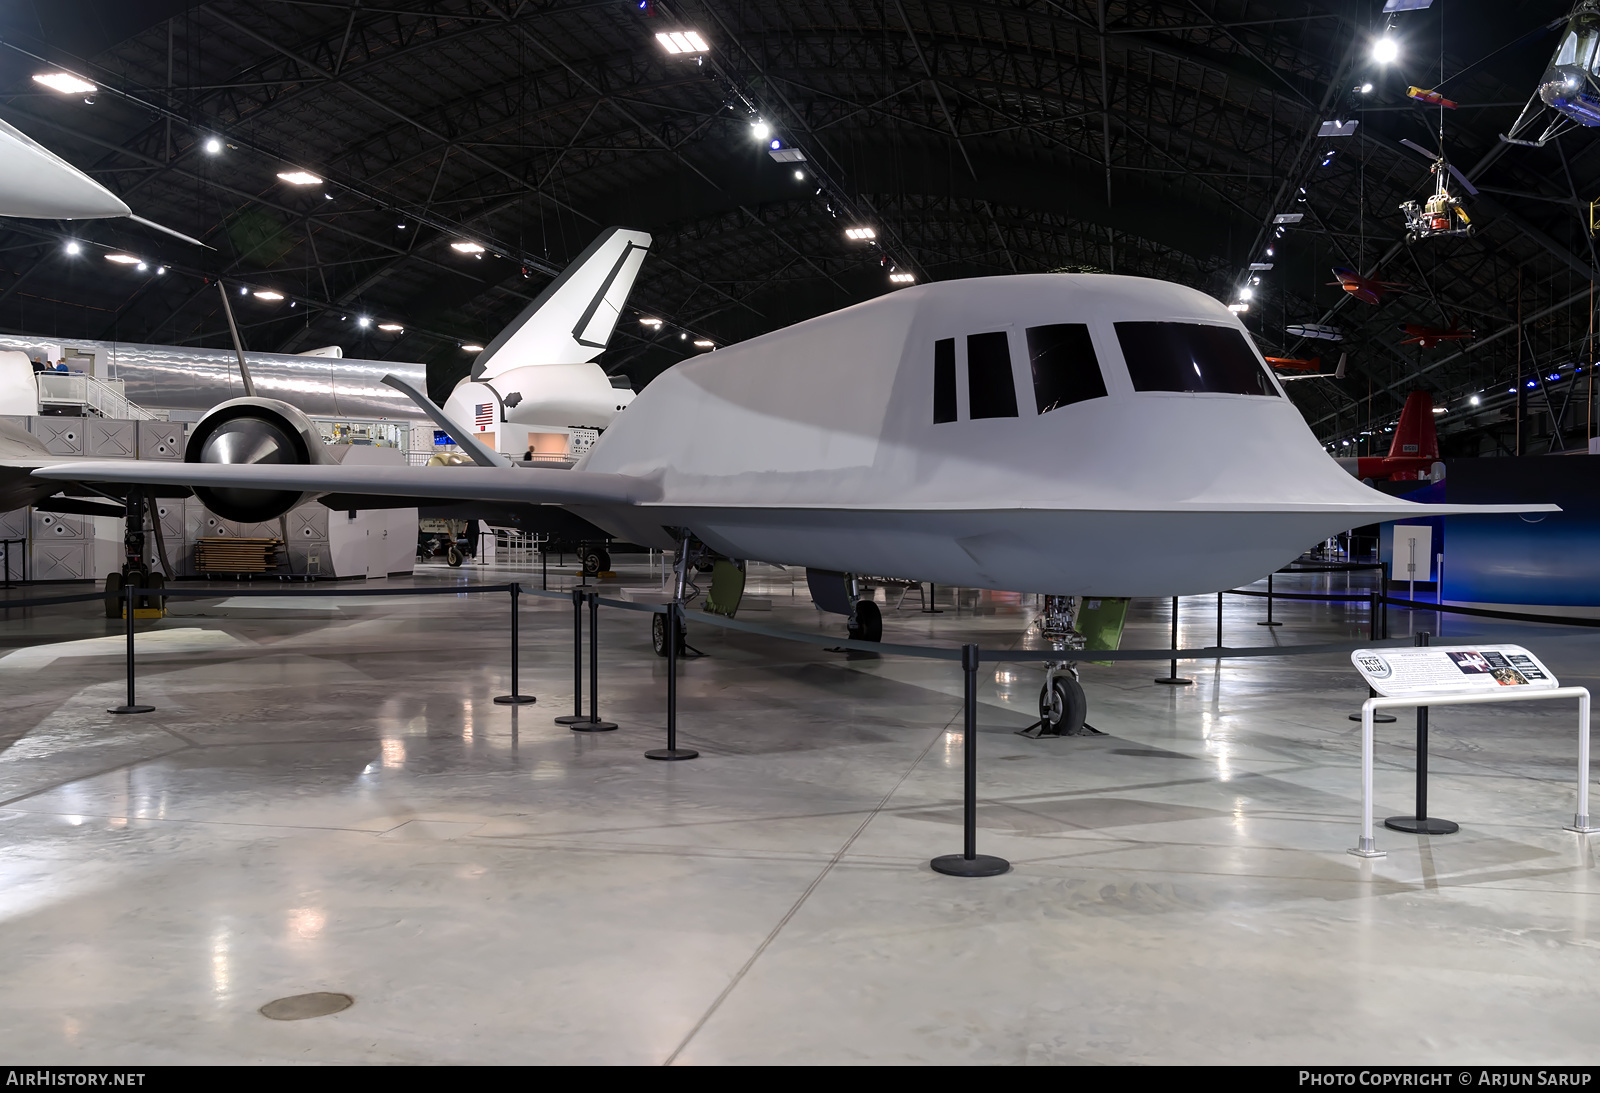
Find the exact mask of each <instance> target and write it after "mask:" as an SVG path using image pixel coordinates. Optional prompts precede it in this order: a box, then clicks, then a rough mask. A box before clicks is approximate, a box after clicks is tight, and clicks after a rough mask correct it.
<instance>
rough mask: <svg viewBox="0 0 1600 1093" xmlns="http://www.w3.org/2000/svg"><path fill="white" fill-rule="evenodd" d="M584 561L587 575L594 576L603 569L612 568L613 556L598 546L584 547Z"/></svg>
mask: <svg viewBox="0 0 1600 1093" xmlns="http://www.w3.org/2000/svg"><path fill="white" fill-rule="evenodd" d="M582 561H583V573H584V576H586V577H593V576H594V575H595V574H597V573H599V572H601V571H602V570H607V569H610V568H611V556H610V555H608V554H607V553H606V552H605V551H603V550H601V549H599V548H598V547H587V546H586V547H584V548H583V558H582Z"/></svg>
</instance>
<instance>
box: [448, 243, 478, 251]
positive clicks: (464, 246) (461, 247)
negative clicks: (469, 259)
mask: <svg viewBox="0 0 1600 1093" xmlns="http://www.w3.org/2000/svg"><path fill="white" fill-rule="evenodd" d="M450 249H451V250H453V251H460V252H461V253H462V254H482V253H483V245H482V244H480V243H470V242H466V241H463V242H460V243H451V244H450Z"/></svg>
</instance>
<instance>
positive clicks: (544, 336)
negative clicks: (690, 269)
mask: <svg viewBox="0 0 1600 1093" xmlns="http://www.w3.org/2000/svg"><path fill="white" fill-rule="evenodd" d="M649 250H650V235H649V233H648V232H642V231H635V230H633V229H631V228H608V229H607V230H606V231H604V232H602V233H601V234H600V236H599V237H598V238H597V239H595V241H594V242H593V243H590V244H589V246H588V248H587V249H585V250H584V252H583V253H582V254H580V255H578V257H577V258H576V259H574V260H573V261H572V263H571V264H570V265H568V266H567V268H566V269H565V270H563V271H562V273H561V276H559V277H557V278H556V279H555V280H554V281H552V282H550V284H549V286H548V287H546V288H545V290H544V291H543V292H542V293H540V294H539V298H538V299H537V300H535V301H533V303H531V304H529V305H528V306H527V307H526V308H524V309H523V311H522V314H521V315H518V316H517V317H516V319H515V320H514V321H513V322H512V323H511V325H509V326H507V327H506V328H505V329H504V330H502V331H501V332H500V333H499V334H497V335H496V336H495V339H494V340H493V341H491V342H490V343H489V344H488V345H486V346H484V349H483V352H482V353H480V354H478V359H477V361H476V362H475V363H474V364H473V366H472V378H473V379H474V380H492V379H494V378H495V377H496V376H497V375H499V374H500V373H501V372H504V371H506V370H507V369H509V368H515V367H517V366H519V365H524V364H587V363H588V362H590V361H592V360H594V359H595V358H596V357H598V356H599V355H600V354H601V353H602V352H603V351H604V350H605V347H606V343H607V342H608V341H609V340H610V338H611V332H612V331H613V330H615V329H616V326H617V320H618V319H619V318H620V317H621V315H622V307H623V305H624V304H625V303H627V300H628V292H629V291H630V290H631V289H632V288H633V282H634V279H635V278H636V277H638V275H639V268H640V267H641V266H643V265H644V258H645V255H646V254H647V253H648V252H649Z"/></svg>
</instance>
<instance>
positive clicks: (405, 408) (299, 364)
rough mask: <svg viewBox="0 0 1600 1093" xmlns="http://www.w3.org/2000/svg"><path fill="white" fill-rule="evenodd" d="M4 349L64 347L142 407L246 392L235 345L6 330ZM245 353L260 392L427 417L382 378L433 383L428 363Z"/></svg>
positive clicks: (332, 411) (361, 413) (326, 410)
mask: <svg viewBox="0 0 1600 1093" xmlns="http://www.w3.org/2000/svg"><path fill="white" fill-rule="evenodd" d="M0 349H18V350H22V351H23V352H26V353H28V354H29V356H35V355H39V354H46V355H49V356H51V359H52V360H54V359H57V358H58V357H59V354H60V352H61V351H62V350H63V349H65V350H66V351H68V352H69V353H71V354H73V356H74V357H75V358H77V359H69V360H68V361H67V364H68V367H70V368H75V369H78V370H80V371H86V372H91V374H93V375H95V376H97V377H98V378H100V379H109V380H122V381H123V383H124V384H125V386H124V389H123V393H124V394H126V395H127V397H128V400H129V401H130V402H133V403H135V404H136V405H139V406H146V407H153V408H156V409H162V410H202V411H203V410H209V409H211V408H212V407H213V406H215V405H216V404H217V403H219V402H225V401H227V400H228V399H231V398H238V397H239V396H241V395H243V394H244V384H243V382H242V381H241V380H240V379H239V361H238V359H237V358H236V357H235V356H234V354H233V350H232V349H198V348H191V347H188V346H176V345H139V344H135V343H133V342H102V341H89V340H86V339H83V338H77V339H73V338H47V337H33V336H20V335H10V334H6V335H0ZM244 359H245V361H246V363H248V364H249V366H250V378H251V379H252V380H253V381H254V382H255V388H256V393H257V394H258V395H260V396H262V397H263V398H275V399H282V400H283V401H284V402H287V403H288V404H289V405H291V406H294V407H296V408H297V409H299V410H301V411H303V412H304V413H306V414H309V415H310V416H312V417H321V418H341V417H349V418H394V419H403V420H416V419H417V418H419V417H421V416H422V415H421V412H420V411H419V410H418V409H417V408H416V406H415V405H413V404H412V402H411V400H410V399H408V398H407V397H406V396H405V395H403V394H401V393H400V392H399V391H396V390H394V389H393V388H392V387H385V386H384V385H383V377H384V376H386V375H389V374H391V373H393V374H394V375H397V376H400V377H401V378H403V379H406V380H409V381H410V382H412V383H414V384H417V385H419V386H422V387H426V386H427V374H426V368H425V367H424V366H423V365H421V364H407V363H404V362H400V361H367V360H359V359H356V358H353V357H329V356H315V357H312V356H299V355H297V354H291V353H249V352H247V353H246V354H245V355H244Z"/></svg>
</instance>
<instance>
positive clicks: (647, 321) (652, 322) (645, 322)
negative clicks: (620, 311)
mask: <svg viewBox="0 0 1600 1093" xmlns="http://www.w3.org/2000/svg"><path fill="white" fill-rule="evenodd" d="M639 325H640V326H653V327H658V326H660V325H661V320H660V319H657V318H655V317H654V316H651V315H646V316H645V317H644V318H642V319H640V320H639Z"/></svg>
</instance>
